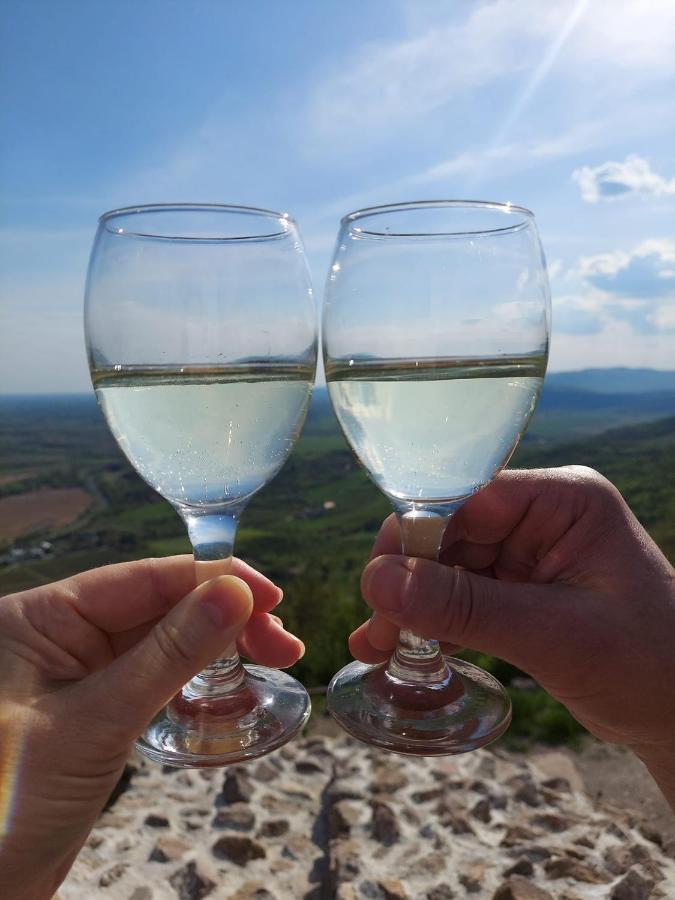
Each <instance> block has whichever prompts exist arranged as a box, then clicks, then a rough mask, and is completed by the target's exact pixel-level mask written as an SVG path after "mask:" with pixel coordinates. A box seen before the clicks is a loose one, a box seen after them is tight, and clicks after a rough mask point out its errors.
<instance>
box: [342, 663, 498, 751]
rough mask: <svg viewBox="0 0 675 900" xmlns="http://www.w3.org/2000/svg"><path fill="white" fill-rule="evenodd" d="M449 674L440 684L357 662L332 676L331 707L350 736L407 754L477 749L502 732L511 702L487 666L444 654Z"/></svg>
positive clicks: (383, 667) (385, 667) (386, 665)
mask: <svg viewBox="0 0 675 900" xmlns="http://www.w3.org/2000/svg"><path fill="white" fill-rule="evenodd" d="M445 662H446V663H447V665H448V669H449V671H448V677H447V678H446V679H445V680H444V681H442V682H441V683H440V684H438V685H429V684H415V683H411V682H407V681H406V682H404V681H401V680H399V679H398V678H395V677H394V676H392V675H391V674H390V673H389V672H388V671H387V667H388V665H389V664H388V663H381V664H380V665H377V666H369V665H365V664H364V663H360V662H354V663H351V665H348V666H346V667H345V668H344V669H342V670H341V671H340V672H338V673H337V675H336V676H335V677H334V678H333V680H332V681H331V683H330V686H329V688H328V709H329V710H330V712H331V714H332V716H333V717H334V718H335V719H336V720H337V722H339V724H340V725H341V726H342V727H343V728H344V730H345V731H346V732H348V733H349V734H350V735H352V737H355V738H357V739H358V740H360V741H364V742H365V743H366V744H370V745H372V746H374V747H381V748H382V749H384V750H391V751H392V752H394V753H403V754H406V755H409V756H449V755H452V754H455V753H467V752H468V751H469V750H477V749H478V748H479V747H484V746H485V745H486V744H489V743H490V742H491V741H494V740H495V739H496V738H498V737H499V736H500V735H502V734H503V733H504V732H505V731H506V729H507V728H508V726H509V723H510V721H511V701H510V699H509V696H508V694H507V693H506V691H505V689H504V688H503V687H502V685H501V684H500V683H499V682H498V681H497V679H496V678H493V677H492V675H489V674H488V673H487V672H484V671H483V669H480V668H478V666H474V665H472V664H471V663H468V662H465V661H464V660H461V659H455V658H453V657H450V656H446V657H445Z"/></svg>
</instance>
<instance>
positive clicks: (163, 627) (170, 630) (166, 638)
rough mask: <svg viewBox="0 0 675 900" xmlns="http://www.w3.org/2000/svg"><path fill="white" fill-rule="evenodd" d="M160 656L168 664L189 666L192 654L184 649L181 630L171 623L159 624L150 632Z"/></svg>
mask: <svg viewBox="0 0 675 900" xmlns="http://www.w3.org/2000/svg"><path fill="white" fill-rule="evenodd" d="M150 633H151V635H152V637H153V639H154V642H155V646H156V648H157V650H158V652H159V655H160V656H161V657H162V658H163V659H164V660H165V661H166V662H168V663H171V664H173V665H175V664H176V663H183V664H186V665H187V664H189V663H190V662H191V657H190V654H189V653H188V652H187V650H186V649H185V647H183V645H182V642H181V636H180V632H179V630H178V629H177V628H176V627H175V626H174V625H172V624H171V623H170V622H164V621H162V622H159V623H158V624H157V625H156V627H155V628H153V630H152V631H151V632H150Z"/></svg>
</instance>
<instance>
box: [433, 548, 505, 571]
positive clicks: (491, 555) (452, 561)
mask: <svg viewBox="0 0 675 900" xmlns="http://www.w3.org/2000/svg"><path fill="white" fill-rule="evenodd" d="M501 547H502V545H501V544H472V543H470V542H469V541H457V543H455V544H452V545H451V546H450V547H446V548H444V549H443V550H442V551H441V553H440V556H439V562H442V563H443V564H444V565H446V566H462V568H463V569H471V571H472V572H475V571H478V570H482V569H489V568H490V566H492V565H493V564H494V563H495V561H496V560H497V559H498V557H499V553H500V551H501Z"/></svg>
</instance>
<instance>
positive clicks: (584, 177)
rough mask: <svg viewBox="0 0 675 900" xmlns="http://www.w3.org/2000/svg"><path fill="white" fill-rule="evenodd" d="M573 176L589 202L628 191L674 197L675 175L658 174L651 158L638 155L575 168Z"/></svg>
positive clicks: (618, 195) (630, 192)
mask: <svg viewBox="0 0 675 900" xmlns="http://www.w3.org/2000/svg"><path fill="white" fill-rule="evenodd" d="M572 179H573V180H574V181H576V183H577V184H578V185H579V188H580V190H581V197H582V199H583V200H585V201H586V203H597V202H598V200H611V199H614V198H616V197H622V196H624V195H625V194H645V195H651V196H654V197H663V196H667V195H670V196H675V178H671V179H667V178H664V177H663V176H662V175H658V174H657V173H656V172H654V171H653V170H652V168H651V166H650V164H649V162H648V160H646V159H643V158H642V157H641V156H637V155H635V154H633V155H630V156H627V157H626V159H625V160H624V161H623V162H614V161H609V162H605V163H602V165H599V166H595V167H591V166H583V167H582V168H580V169H575V170H574V172H573V173H572Z"/></svg>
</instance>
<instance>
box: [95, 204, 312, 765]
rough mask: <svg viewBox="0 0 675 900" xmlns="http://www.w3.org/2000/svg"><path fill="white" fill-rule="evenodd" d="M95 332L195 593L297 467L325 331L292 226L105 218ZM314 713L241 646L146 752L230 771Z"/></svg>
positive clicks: (254, 215)
mask: <svg viewBox="0 0 675 900" xmlns="http://www.w3.org/2000/svg"><path fill="white" fill-rule="evenodd" d="M85 331H86V340H87V349H88V355H89V365H90V369H91V376H92V381H93V384H94V388H95V390H96V396H97V399H98V402H99V405H100V406H101V409H102V410H103V413H104V415H105V417H106V420H107V422H108V425H109V427H110V429H111V431H112V433H113V435H114V436H115V438H116V440H117V442H118V444H119V446H120V448H121V449H122V450H123V452H124V454H125V455H126V457H127V459H128V460H129V461H130V462H131V464H132V465H133V466H134V468H135V469H136V470H137V472H138V473H139V474H140V475H141V476H142V477H143V478H144V479H145V480H146V481H147V482H148V484H149V485H150V486H151V487H153V488H154V489H155V490H156V491H158V493H160V494H161V495H162V496H163V497H164V498H165V499H166V500H168V501H169V502H170V503H171V505H172V506H173V507H174V509H175V510H176V511H177V512H178V514H179V515H180V517H181V518H182V519H183V521H184V523H185V525H186V526H187V531H188V535H189V537H190V542H191V544H192V547H193V549H194V557H195V561H196V566H195V568H196V579H195V580H196V583H200V582H202V581H205V580H207V579H209V578H212V577H214V576H216V575H222V574H226V573H227V572H228V571H229V570H230V566H231V561H232V552H233V545H234V538H235V532H236V529H237V523H238V521H239V516H240V515H241V512H242V510H243V509H244V507H245V506H246V504H247V503H248V501H249V500H250V499H251V497H252V496H253V494H255V493H256V491H258V490H259V489H260V488H261V487H262V486H263V485H264V484H266V483H267V482H268V481H269V480H270V479H271V478H272V477H273V476H274V475H275V474H276V473H277V472H278V471H279V469H280V468H281V466H282V465H283V464H284V462H285V460H286V458H287V457H288V455H289V453H290V451H291V449H292V447H293V444H294V442H295V440H296V439H297V437H298V435H299V433H300V429H301V428H302V423H303V421H304V418H305V414H306V412H307V407H308V404H309V398H310V393H311V388H312V384H313V381H314V374H315V367H316V318H315V311H314V304H313V298H312V287H311V282H310V277H309V271H308V268H307V264H306V260H305V256H304V252H303V248H302V244H301V241H300V236H299V233H298V229H297V226H296V224H295V222H294V221H293V219H291V218H290V217H289V216H288V215H286V214H285V213H284V214H281V213H275V212H270V211H268V210H262V209H253V208H248V207H241V206H222V205H214V204H198V205H191V204H175V205H152V206H139V207H131V208H126V209H118V210H114V211H112V212H108V213H106V214H105V215H103V216H101V218H100V220H99V226H98V231H97V233H96V238H95V240H94V246H93V249H92V253H91V259H90V263H89V271H88V275H87V286H86V299H85ZM309 710H310V703H309V697H308V695H307V692H306V691H305V690H304V688H303V687H302V686H301V685H300V684H299V683H298V682H297V681H296V680H295V679H294V678H291V677H290V676H289V675H287V674H285V673H282V672H279V671H277V670H273V669H265V668H262V667H260V666H253V665H247V666H246V667H243V666H242V664H241V662H240V660H239V657H238V655H237V652H236V648H235V646H234V645H232V646H230V647H228V648H224V654H223V656H222V657H221V658H220V659H218V660H217V661H216V662H214V663H213V664H211V665H210V666H208V667H207V668H206V669H205V670H204V671H203V672H201V673H200V674H198V675H196V676H195V677H194V678H193V679H192V680H191V681H190V682H189V683H188V684H187V685H185V687H184V688H183V690H182V691H181V692H180V693H179V694H178V695H177V696H176V697H174V698H173V700H171V701H170V702H169V703H168V704H167V706H166V707H164V709H162V710H161V711H160V712H159V713H158V714H157V715H156V716H155V718H154V719H153V720H152V722H151V723H150V724H149V726H148V728H147V730H146V732H145V734H144V735H143V736H142V737H140V738H139V740H138V743H137V747H138V749H139V750H140V751H141V752H142V753H144V754H145V755H146V756H148V757H150V758H151V759H154V760H155V761H158V762H162V763H167V764H169V765H171V766H182V767H188V766H191V767H200V766H214V765H225V764H228V763H231V762H236V761H240V760H246V759H250V758H252V757H256V756H260V755H262V754H264V753H267V752H269V751H270V750H273V749H275V748H276V747H279V746H280V745H282V744H284V743H285V742H286V741H288V740H289V739H290V738H291V737H292V736H293V735H294V734H295V733H296V732H297V731H298V730H299V729H300V727H301V726H302V725H303V724H304V723H305V721H306V720H307V717H308V716H309Z"/></svg>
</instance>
